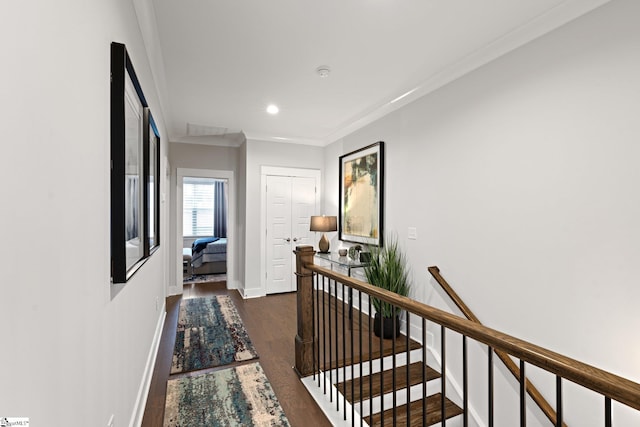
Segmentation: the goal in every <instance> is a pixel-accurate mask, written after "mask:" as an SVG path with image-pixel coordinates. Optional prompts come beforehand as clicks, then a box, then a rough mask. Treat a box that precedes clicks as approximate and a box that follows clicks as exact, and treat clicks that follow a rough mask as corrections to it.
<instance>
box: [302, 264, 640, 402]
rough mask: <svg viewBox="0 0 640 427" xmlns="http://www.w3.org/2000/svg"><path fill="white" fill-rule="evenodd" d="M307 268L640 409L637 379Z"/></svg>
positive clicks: (313, 267) (325, 270)
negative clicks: (627, 377)
mask: <svg viewBox="0 0 640 427" xmlns="http://www.w3.org/2000/svg"><path fill="white" fill-rule="evenodd" d="M303 267H304V269H306V270H308V271H313V272H315V273H319V274H321V275H323V276H325V277H327V278H329V279H331V280H336V281H337V282H340V283H343V284H345V285H347V286H349V287H351V288H353V289H356V290H358V291H361V292H364V293H366V294H368V295H370V296H372V297H374V298H379V299H381V300H383V301H386V302H389V303H391V304H394V305H395V306H397V307H400V308H402V309H404V310H407V311H408V312H410V313H413V314H415V315H418V316H420V317H423V318H425V319H427V320H430V321H432V322H435V323H438V324H439V325H443V326H444V327H446V328H448V329H451V330H453V331H456V332H458V333H460V334H462V335H466V336H468V337H470V338H473V339H474V340H476V341H479V342H481V343H484V344H486V345H488V346H490V347H492V348H493V349H494V350H495V349H497V350H502V351H505V352H506V353H508V354H510V355H512V356H515V357H517V358H518V359H520V360H524V361H525V362H527V363H530V364H532V365H535V366H538V367H540V368H542V369H544V370H545V371H548V372H551V373H553V374H555V375H558V376H560V377H562V378H565V379H567V380H569V381H572V382H574V383H576V384H579V385H581V386H584V387H586V388H588V389H590V390H593V391H595V392H596V393H599V394H602V395H604V396H608V397H610V398H611V399H613V400H616V401H618V402H620V403H623V404H625V405H627V406H629V407H631V408H634V409H636V410H640V384H638V383H636V382H633V381H631V380H628V379H626V378H623V377H620V376H618V375H615V374H612V373H610V372H607V371H604V370H602V369H599V368H596V367H594V366H591V365H588V364H586V363H582V362H580V361H578V360H575V359H571V358H569V357H566V356H563V355H562V354H559V353H556V352H554V351H551V350H548V349H546V348H543V347H540V346H537V345H535V344H532V343H529V342H527V341H524V340H521V339H518V338H515V337H512V336H510V335H507V334H505V333H502V332H500V331H497V330H495V329H491V328H488V327H486V326H483V325H480V324H477V323H475V322H472V321H470V320H467V319H463V318H462V317H459V316H456V315H454V314H451V313H447V312H446V311H443V310H440V309H437V308H435V307H430V306H428V305H426V304H423V303H421V302H418V301H415V300H412V299H410V298H408V297H404V296H401V295H398V294H395V293H393V292H389V291H387V290H384V289H381V288H378V287H375V286H372V285H370V284H368V283H365V282H362V281H360V280H357V279H354V278H351V277H347V276H344V275H342V274H339V273H336V272H334V271H332V270H330V269H328V268H324V267H320V266H318V265H315V264H313V259H311V260H310V261H309V262H306V263H304V264H303Z"/></svg>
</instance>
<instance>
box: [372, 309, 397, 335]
mask: <svg viewBox="0 0 640 427" xmlns="http://www.w3.org/2000/svg"><path fill="white" fill-rule="evenodd" d="M380 318H381V316H380V313H376V315H375V318H374V319H373V333H374V334H376V336H377V337H380V336H382V338H383V339H386V340H388V339H391V338H393V337H397V336H398V335H400V319H399V318H398V316H396V319H395V324H396V325H395V326H396V327H395V331H394V329H393V323H394V322H393V318H391V317H382V325H381V322H380ZM381 332H382V333H381Z"/></svg>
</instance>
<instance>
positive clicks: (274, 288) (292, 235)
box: [265, 175, 316, 294]
mask: <svg viewBox="0 0 640 427" xmlns="http://www.w3.org/2000/svg"><path fill="white" fill-rule="evenodd" d="M315 192H316V180H315V178H309V177H290V176H273V175H269V176H267V198H266V202H267V206H266V208H267V209H266V213H267V218H266V226H267V228H266V254H265V255H266V268H267V270H266V288H267V289H266V292H267V293H268V294H273V293H281V292H292V291H295V290H296V282H295V274H294V271H293V266H294V255H293V250H294V249H295V247H296V246H297V245H302V244H309V242H311V232H310V231H309V220H310V218H311V215H314V213H315V211H316V193H315Z"/></svg>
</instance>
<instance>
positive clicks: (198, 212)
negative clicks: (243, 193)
mask: <svg viewBox="0 0 640 427" xmlns="http://www.w3.org/2000/svg"><path fill="white" fill-rule="evenodd" d="M177 184H178V195H177V206H176V214H177V215H176V219H177V221H176V228H177V230H176V231H177V233H176V234H177V241H178V242H177V243H178V245H177V246H178V248H177V252H178V253H177V255H178V257H177V258H178V260H179V265H180V267H179V269H178V274H177V275H176V276H177V277H176V280H177V284H178V285H179V286H180V287H181V286H183V285H184V284H189V283H196V282H220V281H226V282H227V288H232V284H233V283H234V282H233V256H232V255H233V251H232V248H233V247H234V242H233V241H232V237H233V229H234V228H233V227H234V225H233V215H234V213H233V212H232V211H233V206H234V204H233V201H232V200H233V172H231V171H214V170H199V169H180V168H179V169H178V179H177Z"/></svg>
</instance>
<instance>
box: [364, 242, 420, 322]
mask: <svg viewBox="0 0 640 427" xmlns="http://www.w3.org/2000/svg"><path fill="white" fill-rule="evenodd" d="M370 251H371V261H370V262H369V264H367V266H365V268H364V273H365V276H366V278H367V281H368V282H369V283H370V284H372V285H373V286H377V287H379V288H382V289H386V290H388V291H391V292H395V293H396V294H398V295H402V296H408V295H409V290H410V287H411V284H410V282H409V267H408V265H407V257H406V255H405V254H404V253H403V252H402V250H401V249H400V248H399V247H398V241H397V239H396V238H391V239H388V240H386V241H385V245H384V247H382V248H380V247H372V248H371V250H370ZM371 304H372V305H373V306H374V307H375V309H376V311H377V312H378V313H380V315H381V316H382V317H386V318H391V317H393V316H395V315H397V314H398V313H399V312H400V309H399V308H398V307H395V306H393V305H392V304H390V303H388V302H384V301H382V300H380V299H378V298H371Z"/></svg>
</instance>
